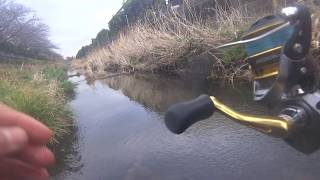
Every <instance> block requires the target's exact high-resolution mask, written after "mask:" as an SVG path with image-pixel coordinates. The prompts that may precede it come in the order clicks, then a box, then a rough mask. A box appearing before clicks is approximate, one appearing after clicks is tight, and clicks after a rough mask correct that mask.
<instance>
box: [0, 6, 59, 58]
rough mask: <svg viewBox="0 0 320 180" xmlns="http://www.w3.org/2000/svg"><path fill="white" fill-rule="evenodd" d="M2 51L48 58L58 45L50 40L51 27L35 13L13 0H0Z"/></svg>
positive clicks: (0, 49) (0, 43)
mask: <svg viewBox="0 0 320 180" xmlns="http://www.w3.org/2000/svg"><path fill="white" fill-rule="evenodd" d="M0 17H1V18H0V51H4V52H9V53H14V54H18V55H25V56H32V57H37V58H48V57H53V56H54V55H55V52H54V49H57V47H56V46H55V45H54V44H53V43H52V42H51V41H50V40H49V28H48V26H47V25H45V24H43V23H41V21H40V20H39V18H37V16H36V15H35V13H34V12H33V11H32V10H30V9H28V8H26V7H24V6H23V5H20V4H17V3H15V2H14V1H12V0H0Z"/></svg>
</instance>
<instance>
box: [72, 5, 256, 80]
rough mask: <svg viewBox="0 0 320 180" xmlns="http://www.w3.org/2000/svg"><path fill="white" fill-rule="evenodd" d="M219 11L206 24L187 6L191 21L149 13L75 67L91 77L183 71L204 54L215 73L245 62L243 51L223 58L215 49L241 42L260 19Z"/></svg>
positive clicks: (231, 10) (236, 11)
mask: <svg viewBox="0 0 320 180" xmlns="http://www.w3.org/2000/svg"><path fill="white" fill-rule="evenodd" d="M216 8H217V9H216V15H215V17H214V18H213V17H212V18H211V19H206V20H205V19H202V18H201V17H200V16H198V15H196V13H194V12H193V8H191V6H188V4H186V11H188V12H185V13H187V14H191V19H186V18H185V16H184V15H183V14H181V13H177V12H173V11H169V12H167V15H165V16H158V15H157V14H158V13H157V12H155V13H149V15H148V16H147V17H146V19H145V20H144V21H143V22H140V23H138V24H136V25H135V26H132V27H131V28H130V30H128V31H127V32H126V33H123V34H120V35H119V37H118V39H117V40H116V41H114V42H113V43H112V44H110V45H109V46H106V47H104V48H102V49H98V50H96V51H94V52H93V53H91V54H90V55H89V56H88V57H87V58H86V59H85V60H82V61H85V65H83V62H82V63H79V61H77V62H76V63H75V64H77V65H75V66H77V67H79V65H80V66H83V69H85V70H86V71H87V72H89V73H90V74H97V73H98V74H99V73H105V72H104V70H110V69H111V70H112V69H113V70H114V69H115V68H116V70H117V71H147V72H158V71H171V72H174V71H177V70H179V69H183V68H184V64H185V62H187V60H188V57H190V56H193V55H199V54H202V53H209V54H213V55H214V56H213V60H214V64H213V69H215V68H216V67H218V66H219V67H220V66H227V65H226V63H227V62H231V61H233V60H238V59H240V58H243V51H242V49H239V48H238V49H233V50H231V51H228V53H227V54H226V55H223V54H222V53H221V52H217V50H216V48H215V47H216V46H217V45H220V44H222V43H225V42H227V41H232V40H234V39H239V38H240V36H241V35H242V34H243V32H244V29H246V28H247V27H248V25H249V24H250V23H251V22H252V21H253V20H255V19H256V17H257V16H258V15H256V14H254V15H253V14H252V13H251V14H249V13H247V11H245V10H244V9H241V8H233V7H228V8H227V9H225V8H223V7H222V6H221V7H220V6H217V7H216ZM237 55H239V56H238V57H237ZM225 62H226V63H225ZM223 68H224V69H226V68H227V67H223ZM221 73H228V72H227V71H220V72H217V76H219V77H225V76H227V75H228V74H221Z"/></svg>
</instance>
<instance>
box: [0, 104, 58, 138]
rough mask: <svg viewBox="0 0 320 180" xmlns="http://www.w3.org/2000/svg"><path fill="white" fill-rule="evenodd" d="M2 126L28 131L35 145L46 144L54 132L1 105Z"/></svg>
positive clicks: (30, 118)
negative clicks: (16, 127)
mask: <svg viewBox="0 0 320 180" xmlns="http://www.w3.org/2000/svg"><path fill="white" fill-rule="evenodd" d="M0 114H1V116H0V126H18V127H21V128H22V129H24V130H25V131H26V133H27V134H28V136H29V141H30V142H31V143H34V144H46V143H48V142H49V140H50V138H51V137H52V132H51V130H50V129H49V128H47V127H46V126H45V125H43V124H42V123H40V122H39V121H37V120H35V119H33V118H32V117H30V116H27V115H25V114H23V113H20V112H17V111H15V110H13V109H11V108H9V107H7V106H5V105H3V104H0Z"/></svg>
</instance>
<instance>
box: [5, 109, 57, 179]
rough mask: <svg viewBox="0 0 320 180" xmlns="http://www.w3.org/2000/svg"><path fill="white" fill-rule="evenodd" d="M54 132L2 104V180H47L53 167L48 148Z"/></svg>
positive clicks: (52, 159)
mask: <svg viewBox="0 0 320 180" xmlns="http://www.w3.org/2000/svg"><path fill="white" fill-rule="evenodd" d="M51 137H52V132H51V130H49V128H47V127H46V126H45V125H43V124H41V123H40V122H39V121H37V120H35V119H33V118H31V117H29V116H27V115H25V114H23V113H20V112H17V111H15V110H13V109H11V108H9V107H7V106H5V105H3V104H0V179H1V180H15V179H19V180H20V179H32V180H38V179H39V180H43V179H48V178H49V175H48V172H47V170H46V168H47V167H48V166H50V165H52V164H53V163H54V155H53V153H52V152H51V151H50V150H49V149H48V148H47V147H46V144H47V143H48V142H49V140H50V139H51Z"/></svg>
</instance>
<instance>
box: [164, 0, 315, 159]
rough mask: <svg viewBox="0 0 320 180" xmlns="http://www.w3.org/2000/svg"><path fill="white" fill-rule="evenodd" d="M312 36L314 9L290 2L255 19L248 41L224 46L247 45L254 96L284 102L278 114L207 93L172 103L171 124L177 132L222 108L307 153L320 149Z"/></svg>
mask: <svg viewBox="0 0 320 180" xmlns="http://www.w3.org/2000/svg"><path fill="white" fill-rule="evenodd" d="M311 40H312V21H311V15H310V12H309V10H308V9H307V8H306V7H304V6H302V5H297V6H295V7H287V8H284V9H283V10H282V12H281V13H280V14H277V15H271V16H267V17H264V18H262V19H260V20H258V21H257V22H255V23H254V24H253V25H252V26H251V28H250V29H249V30H248V32H247V33H246V34H245V35H244V36H243V37H242V40H240V41H237V42H232V43H228V44H225V45H222V46H219V47H218V48H226V47H230V46H234V45H239V44H243V45H244V46H245V48H246V51H247V55H248V58H247V61H248V63H249V65H250V69H251V73H252V75H253V77H254V80H253V98H254V100H255V101H257V102H261V103H265V104H268V105H273V106H275V105H278V104H281V107H282V108H281V111H280V112H279V115H278V116H275V117H272V116H270V117H268V116H257V115H250V114H244V113H239V112H237V111H234V110H233V109H232V108H230V107H228V106H227V105H225V104H223V103H222V102H221V101H219V100H218V99H217V98H216V97H213V96H208V95H201V96H200V97H198V98H197V99H194V100H192V101H189V102H184V103H179V104H176V105H173V106H171V107H170V108H169V109H168V111H167V112H166V115H165V124H166V126H167V127H168V129H169V130H170V131H172V132H173V133H175V134H181V133H183V132H185V131H186V130H187V129H188V128H189V127H190V126H192V125H193V124H195V123H197V122H199V121H201V120H205V119H207V118H209V117H210V116H212V115H213V113H214V112H216V111H217V112H220V113H222V114H224V115H226V116H227V117H230V118H231V119H233V120H235V121H236V122H238V123H240V124H243V125H245V126H248V127H250V128H254V129H255V130H257V131H260V132H262V133H264V134H267V135H270V136H273V137H277V138H283V139H284V140H285V141H286V142H287V143H288V144H289V145H291V146H292V147H294V148H295V149H297V150H298V151H301V152H303V153H307V154H308V153H312V152H314V151H316V150H317V149H319V148H320V90H319V86H318V82H319V80H318V73H317V68H316V65H315V63H314V62H313V60H312V58H310V57H309V56H308V53H309V50H310V47H311Z"/></svg>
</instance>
